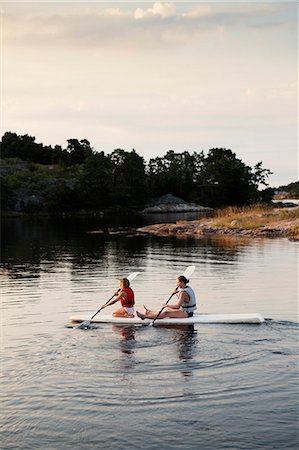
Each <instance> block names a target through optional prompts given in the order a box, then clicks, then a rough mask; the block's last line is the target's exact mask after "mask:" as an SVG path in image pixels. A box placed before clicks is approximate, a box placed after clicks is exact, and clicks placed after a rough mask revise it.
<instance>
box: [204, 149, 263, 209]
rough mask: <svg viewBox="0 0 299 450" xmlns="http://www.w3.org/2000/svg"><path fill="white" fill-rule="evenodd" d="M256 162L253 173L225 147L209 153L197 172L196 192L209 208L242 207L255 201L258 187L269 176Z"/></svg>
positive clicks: (257, 195)
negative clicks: (197, 184)
mask: <svg viewBox="0 0 299 450" xmlns="http://www.w3.org/2000/svg"><path fill="white" fill-rule="evenodd" d="M261 164H262V163H258V164H257V165H256V166H255V168H254V170H252V168H251V167H249V166H247V165H246V164H245V163H243V162H242V161H241V160H240V159H238V158H236V155H235V153H233V152H232V151H231V150H227V149H225V148H213V149H211V150H209V152H208V155H207V157H206V158H205V160H204V162H203V166H202V169H201V174H200V179H199V181H198V183H199V186H198V187H199V189H200V191H201V194H200V197H201V199H202V201H203V203H206V204H209V205H210V206H226V205H236V206H238V205H245V204H249V203H252V202H254V201H257V200H258V198H259V194H258V187H259V184H264V185H266V178H267V176H268V175H269V174H270V173H271V172H270V171H269V170H268V169H263V168H262V166H261Z"/></svg>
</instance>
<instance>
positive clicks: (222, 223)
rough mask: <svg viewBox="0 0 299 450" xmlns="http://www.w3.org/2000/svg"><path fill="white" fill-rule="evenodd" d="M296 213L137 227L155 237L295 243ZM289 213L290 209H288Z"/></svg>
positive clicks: (241, 215) (298, 221)
mask: <svg viewBox="0 0 299 450" xmlns="http://www.w3.org/2000/svg"><path fill="white" fill-rule="evenodd" d="M295 209H296V214H293V213H292V212H290V214H289V215H288V214H286V213H284V214H282V213H281V211H280V210H273V211H266V212H262V213H261V212H260V213H258V214H257V213H254V212H253V211H250V212H239V213H230V214H227V215H224V216H220V217H213V218H210V219H201V220H193V221H180V222H176V223H159V224H153V225H147V226H145V227H142V228H138V231H139V232H142V233H147V234H153V235H155V236H179V237H188V236H190V237H192V236H193V237H203V236H205V237H206V236H212V235H215V236H233V237H254V238H258V237H266V238H276V237H285V238H288V239H289V240H292V241H299V217H297V215H298V213H299V208H295ZM292 210H293V208H292Z"/></svg>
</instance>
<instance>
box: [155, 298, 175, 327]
mask: <svg viewBox="0 0 299 450" xmlns="http://www.w3.org/2000/svg"><path fill="white" fill-rule="evenodd" d="M173 296H174V292H173V293H172V294H171V296H170V297H169V299H168V300H167V302H166V303H165V304H166V305H167V303H168V302H170V300H171V299H172V297H173ZM164 308H165V306H163V307H162V308H161V309H160V311H159V312H158V314H157V315H156V317H155V318H154V320H153V321H152V326H154V325H155V322H156V320H157V319H158V318H159V316H160V314H161V312H162V311H163V309H164Z"/></svg>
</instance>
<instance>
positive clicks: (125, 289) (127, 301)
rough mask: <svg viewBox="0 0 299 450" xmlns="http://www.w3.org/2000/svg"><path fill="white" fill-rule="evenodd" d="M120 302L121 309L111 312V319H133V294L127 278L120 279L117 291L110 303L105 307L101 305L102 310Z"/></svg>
mask: <svg viewBox="0 0 299 450" xmlns="http://www.w3.org/2000/svg"><path fill="white" fill-rule="evenodd" d="M119 300H120V303H121V307H120V308H118V309H116V310H115V311H113V313H112V315H113V317H127V318H133V317H134V312H135V311H134V304H135V299H134V292H133V290H132V289H131V288H130V281H129V280H128V279H127V278H121V279H120V280H119V290H118V291H117V292H116V293H115V296H114V297H113V299H112V300H110V302H108V303H107V304H106V305H103V306H102V308H103V309H104V308H107V306H110V305H113V304H114V303H116V302H118V301H119Z"/></svg>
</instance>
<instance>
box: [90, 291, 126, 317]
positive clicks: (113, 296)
mask: <svg viewBox="0 0 299 450" xmlns="http://www.w3.org/2000/svg"><path fill="white" fill-rule="evenodd" d="M119 291H120V289H118V291H117V292H119ZM113 297H115V294H113V295H112V297H110V298H109V300H107V302H106V303H105V304H104V305H103V306H101V307H100V309H98V311H97V312H96V313H95V314H94V315H93V316H92V317H91V318H90V320H92V319H93V318H94V317H95V316H96V315H97V314H99V312H100V311H102V309H103V308H104V307H105V306H106V305H107V304H108V303H109V302H110V300H112V299H113Z"/></svg>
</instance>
